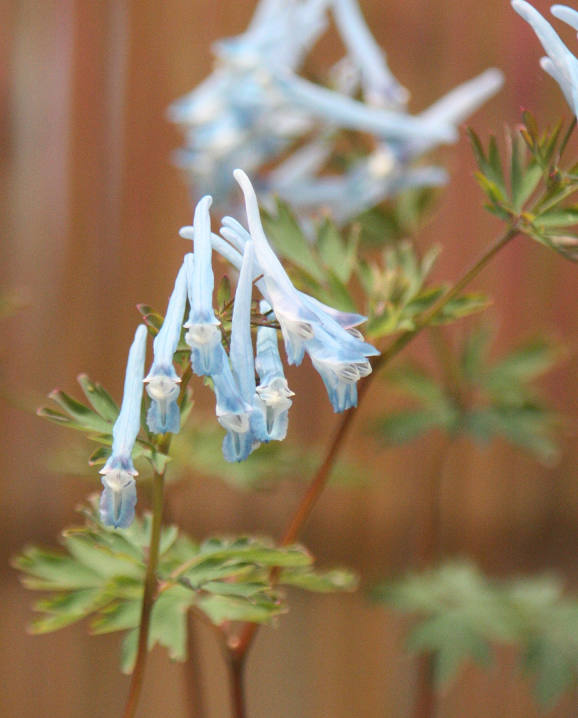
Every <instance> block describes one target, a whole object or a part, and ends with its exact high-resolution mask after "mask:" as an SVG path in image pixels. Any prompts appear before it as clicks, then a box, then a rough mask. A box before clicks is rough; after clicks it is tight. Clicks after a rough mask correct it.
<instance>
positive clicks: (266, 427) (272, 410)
mask: <svg viewBox="0 0 578 718" xmlns="http://www.w3.org/2000/svg"><path fill="white" fill-rule="evenodd" d="M261 312H262V313H263V314H265V315H267V314H268V313H269V312H271V307H270V306H269V304H267V302H264V301H263V302H261ZM271 314H272V313H271ZM255 368H256V369H257V373H258V374H259V380H260V381H259V386H257V387H256V393H257V397H258V403H259V405H260V409H261V412H262V415H263V418H264V421H263V426H262V430H263V434H262V435H257V438H259V439H260V440H261V441H271V440H275V441H282V440H283V439H284V438H285V436H286V435H287V427H288V424H289V408H290V407H291V404H292V403H293V402H292V401H291V399H290V397H292V396H294V393H293V392H292V391H291V389H289V385H288V384H287V379H286V378H285V373H284V371H283V364H282V362H281V357H280V356H279V346H278V342H277V330H276V329H274V328H273V327H259V329H258V330H257V355H256V357H255ZM256 433H257V432H256Z"/></svg>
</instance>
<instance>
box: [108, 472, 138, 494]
mask: <svg viewBox="0 0 578 718" xmlns="http://www.w3.org/2000/svg"><path fill="white" fill-rule="evenodd" d="M102 480H103V482H104V483H105V484H106V485H107V486H108V488H109V489H111V490H112V491H115V492H116V491H122V490H123V489H126V487H127V486H130V484H131V483H132V482H133V481H134V478H133V477H132V476H131V475H130V474H129V472H128V471H125V470H124V469H112V471H107V473H106V474H104V475H103V477H102Z"/></svg>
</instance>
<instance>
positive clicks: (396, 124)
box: [275, 72, 457, 143]
mask: <svg viewBox="0 0 578 718" xmlns="http://www.w3.org/2000/svg"><path fill="white" fill-rule="evenodd" d="M275 79H276V82H277V85H278V86H279V88H280V89H281V91H282V92H283V93H284V94H285V96H286V97H287V99H288V100H290V101H291V102H292V103H293V104H294V105H295V106H296V107H298V108H302V109H304V110H307V111H308V112H310V113H311V114H312V115H313V116H314V117H318V118H320V119H323V120H325V121H326V122H330V123H332V124H336V125H339V126H340V127H346V128H349V129H353V130H359V131H361V132H369V133H371V134H374V135H376V136H377V137H379V138H382V139H389V140H407V139H410V138H412V137H421V136H423V135H425V136H427V137H430V138H431V139H432V140H435V141H436V143H438V142H454V141H455V140H456V139H457V134H456V131H455V129H454V128H453V127H451V126H450V125H448V124H447V123H443V122H435V123H434V122H429V121H427V120H422V119H421V118H420V117H419V116H413V115H409V114H407V113H405V112H399V111H393V110H386V109H383V108H381V107H374V106H371V105H366V104H364V103H363V102H359V101H357V100H354V99H352V98H351V97H347V96H346V95H342V94H340V93H338V92H335V91H333V90H329V89H327V88H325V87H322V86H320V85H316V84H314V83H312V82H309V81H308V80H304V79H303V78H302V77H299V76H297V75H295V74H293V73H288V72H284V73H281V72H279V73H277V74H276V76H275Z"/></svg>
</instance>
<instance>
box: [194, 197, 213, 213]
mask: <svg viewBox="0 0 578 718" xmlns="http://www.w3.org/2000/svg"><path fill="white" fill-rule="evenodd" d="M212 204H213V198H212V197H211V195H210V194H206V195H205V196H204V197H201V199H200V200H199V201H198V203H197V208H198V209H200V210H204V211H208V210H209V208H210V206H211V205H212Z"/></svg>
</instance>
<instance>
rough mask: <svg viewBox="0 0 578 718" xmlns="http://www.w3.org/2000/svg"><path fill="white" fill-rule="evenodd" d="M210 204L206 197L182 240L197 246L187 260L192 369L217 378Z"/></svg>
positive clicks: (217, 333) (218, 353) (218, 358)
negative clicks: (185, 239)
mask: <svg viewBox="0 0 578 718" xmlns="http://www.w3.org/2000/svg"><path fill="white" fill-rule="evenodd" d="M211 203H212V198H211V197H209V196H206V197H203V198H202V199H201V200H200V202H199V203H198V204H197V206H196V208H195V217H194V222H193V226H192V227H187V228H183V229H182V230H181V236H188V237H189V238H191V239H192V240H193V245H194V255H193V256H189V257H187V258H186V260H185V264H186V267H187V288H188V295H189V304H190V314H189V319H188V321H187V323H186V324H185V329H187V330H188V331H187V333H186V334H185V341H186V342H187V344H188V345H189V346H190V347H191V365H192V368H193V371H194V372H195V374H197V375H198V376H210V375H211V374H217V373H218V372H219V371H220V369H221V361H222V352H221V351H220V349H219V347H220V346H221V330H220V328H219V325H220V322H219V320H218V319H217V317H216V316H215V313H214V311H213V289H214V283H215V280H214V276H213V268H212V265H211V257H212V251H213V250H212V247H211V218H210V215H209V208H210V206H211Z"/></svg>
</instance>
